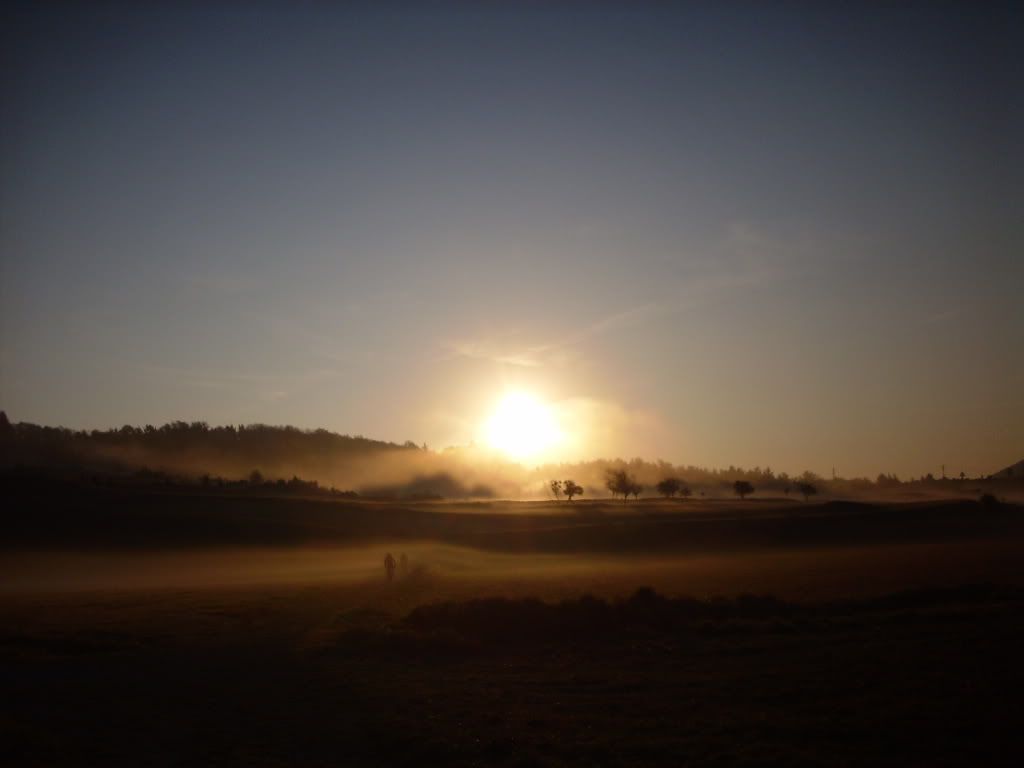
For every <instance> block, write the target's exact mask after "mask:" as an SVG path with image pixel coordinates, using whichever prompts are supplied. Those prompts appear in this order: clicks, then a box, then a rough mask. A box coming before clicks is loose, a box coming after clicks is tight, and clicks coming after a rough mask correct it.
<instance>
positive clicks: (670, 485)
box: [654, 477, 683, 499]
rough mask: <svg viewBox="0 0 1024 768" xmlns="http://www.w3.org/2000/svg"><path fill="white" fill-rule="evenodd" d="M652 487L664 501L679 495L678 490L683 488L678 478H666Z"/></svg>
mask: <svg viewBox="0 0 1024 768" xmlns="http://www.w3.org/2000/svg"><path fill="white" fill-rule="evenodd" d="M654 487H655V488H656V489H657V491H658V493H660V494H661V495H662V496H664V497H665V498H666V499H671V498H672V497H673V496H675V495H676V494H677V493H679V491H680V489H681V488H682V487H683V484H682V483H681V482H679V478H678V477H666V478H665V479H664V480H662V481H661V482H659V483H658V484H657V485H656V486H654Z"/></svg>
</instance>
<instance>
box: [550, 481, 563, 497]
mask: <svg viewBox="0 0 1024 768" xmlns="http://www.w3.org/2000/svg"><path fill="white" fill-rule="evenodd" d="M551 495H552V496H554V497H555V501H558V500H559V499H560V498H562V481H561V480H552V481H551Z"/></svg>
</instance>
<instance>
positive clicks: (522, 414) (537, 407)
mask: <svg viewBox="0 0 1024 768" xmlns="http://www.w3.org/2000/svg"><path fill="white" fill-rule="evenodd" d="M484 436H485V439H486V440H487V444H488V445H490V446H491V447H492V448H494V449H495V450H498V451H501V452H502V453H504V454H505V455H507V456H508V457H509V458H512V459H516V460H518V461H522V460H524V459H531V458H535V457H537V456H538V455H540V454H542V453H544V452H545V451H547V450H548V449H550V448H552V447H553V446H554V445H555V444H556V443H558V441H559V440H560V439H561V432H560V430H559V428H558V421H557V420H556V419H555V416H554V414H553V413H552V409H551V407H550V406H548V405H545V404H544V403H542V402H540V401H538V400H537V399H536V398H535V397H533V396H531V395H528V394H526V393H525V392H510V393H508V394H506V395H505V396H504V397H503V398H502V399H501V402H499V403H498V407H497V408H495V409H494V412H493V413H492V414H491V416H490V418H489V419H488V420H487V422H486V424H485V425H484Z"/></svg>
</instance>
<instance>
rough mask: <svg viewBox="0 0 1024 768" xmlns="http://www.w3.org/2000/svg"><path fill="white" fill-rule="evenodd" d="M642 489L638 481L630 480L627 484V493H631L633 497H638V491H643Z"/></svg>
mask: <svg viewBox="0 0 1024 768" xmlns="http://www.w3.org/2000/svg"><path fill="white" fill-rule="evenodd" d="M643 489H644V487H643V486H642V485H640V483H637V482H632V483H630V484H629V493H630V494H632V495H633V498H634V499H639V498H640V492H641V491H643ZM627 495H628V494H627Z"/></svg>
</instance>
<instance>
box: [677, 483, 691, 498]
mask: <svg viewBox="0 0 1024 768" xmlns="http://www.w3.org/2000/svg"><path fill="white" fill-rule="evenodd" d="M679 495H680V496H682V497H683V498H684V499H688V498H690V496H692V495H693V491H691V490H690V489H689V487H687V486H685V485H684V486H683V487H682V488H680V489H679Z"/></svg>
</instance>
